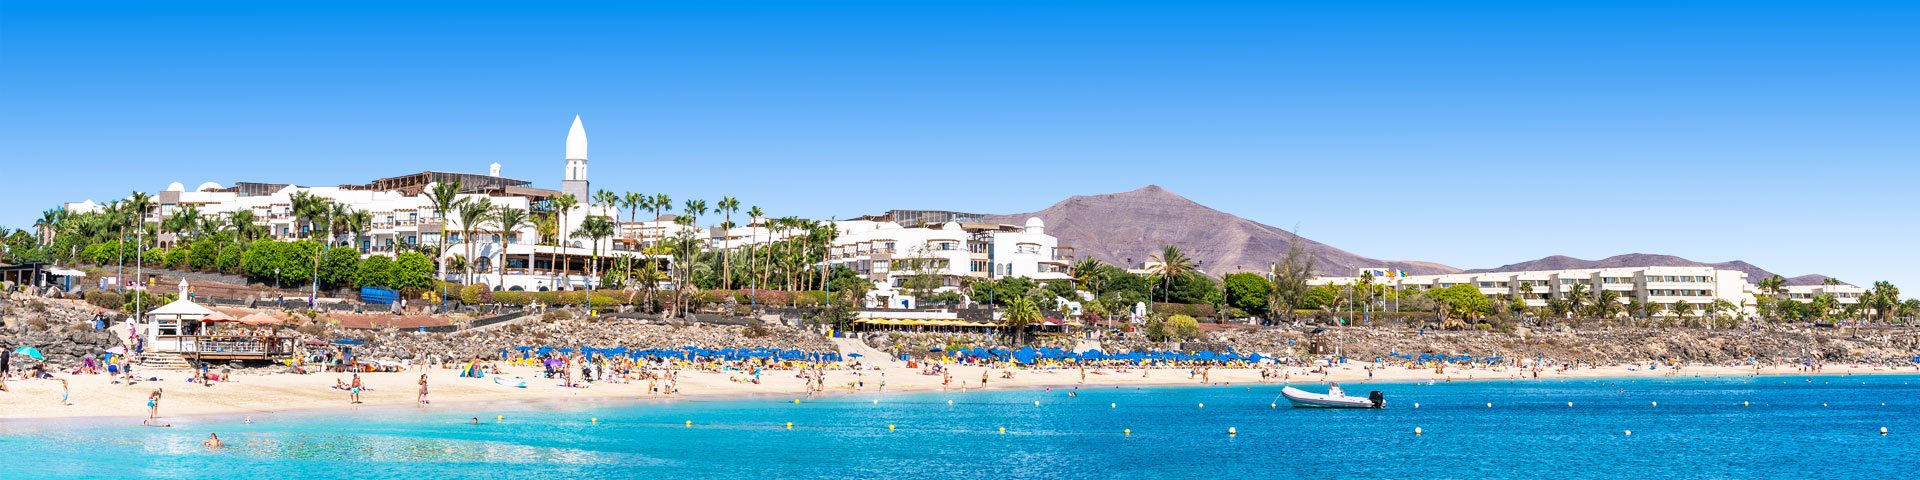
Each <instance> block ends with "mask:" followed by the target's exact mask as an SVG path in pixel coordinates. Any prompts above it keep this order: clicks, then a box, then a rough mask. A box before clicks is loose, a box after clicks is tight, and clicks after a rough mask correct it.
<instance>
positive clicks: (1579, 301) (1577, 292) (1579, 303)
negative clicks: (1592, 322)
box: [1567, 283, 1593, 314]
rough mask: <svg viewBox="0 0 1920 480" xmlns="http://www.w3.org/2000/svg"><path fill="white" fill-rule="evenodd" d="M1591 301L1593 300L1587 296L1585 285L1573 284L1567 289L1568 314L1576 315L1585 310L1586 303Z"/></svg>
mask: <svg viewBox="0 0 1920 480" xmlns="http://www.w3.org/2000/svg"><path fill="white" fill-rule="evenodd" d="M1591 300H1593V298H1592V297H1589V296H1588V295H1587V284H1585V283H1575V284H1573V287H1572V288H1569V289H1567V310H1568V311H1569V312H1573V313H1574V314H1578V313H1579V312H1580V311H1581V310H1582V309H1584V308H1586V306H1587V302H1588V301H1591Z"/></svg>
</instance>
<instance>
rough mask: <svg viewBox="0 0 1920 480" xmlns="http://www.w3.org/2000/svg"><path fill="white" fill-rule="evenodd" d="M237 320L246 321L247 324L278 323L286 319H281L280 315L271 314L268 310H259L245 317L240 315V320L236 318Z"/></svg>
mask: <svg viewBox="0 0 1920 480" xmlns="http://www.w3.org/2000/svg"><path fill="white" fill-rule="evenodd" d="M235 321H236V322H240V323H244V324H247V325H278V324H280V323H281V322H283V321H284V320H281V319H280V317H275V316H273V315H269V314H267V313H266V312H259V313H255V314H252V315H247V316H245V317H240V319H239V320H235Z"/></svg>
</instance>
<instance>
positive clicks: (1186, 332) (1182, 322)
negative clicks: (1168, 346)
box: [1167, 315, 1200, 339]
mask: <svg viewBox="0 0 1920 480" xmlns="http://www.w3.org/2000/svg"><path fill="white" fill-rule="evenodd" d="M1167 323H1168V324H1171V326H1172V327H1173V334H1174V335H1175V336H1178V337H1180V338H1181V339H1191V338H1195V337H1199V336H1200V322H1198V321H1195V320H1194V319H1193V317H1189V316H1186V315H1174V316H1172V317H1168V318H1167Z"/></svg>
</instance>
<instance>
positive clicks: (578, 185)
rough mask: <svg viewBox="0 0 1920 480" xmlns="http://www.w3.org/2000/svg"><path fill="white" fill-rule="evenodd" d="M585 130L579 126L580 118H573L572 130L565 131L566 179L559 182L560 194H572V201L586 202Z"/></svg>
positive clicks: (577, 116) (575, 116)
mask: <svg viewBox="0 0 1920 480" xmlns="http://www.w3.org/2000/svg"><path fill="white" fill-rule="evenodd" d="M590 191H591V190H589V189H588V188H587V128H586V127H583V126H580V116H579V115H574V116H573V128H572V129H570V130H567V177H566V180H563V181H561V182H560V193H566V194H572V195H573V198H574V199H577V200H580V201H581V202H585V201H587V192H590Z"/></svg>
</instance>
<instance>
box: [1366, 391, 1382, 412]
mask: <svg viewBox="0 0 1920 480" xmlns="http://www.w3.org/2000/svg"><path fill="white" fill-rule="evenodd" d="M1367 399H1368V400H1372V401H1373V408H1380V407H1385V406H1387V395H1386V394H1384V393H1380V391H1379V390H1374V391H1373V393H1368V394H1367Z"/></svg>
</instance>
